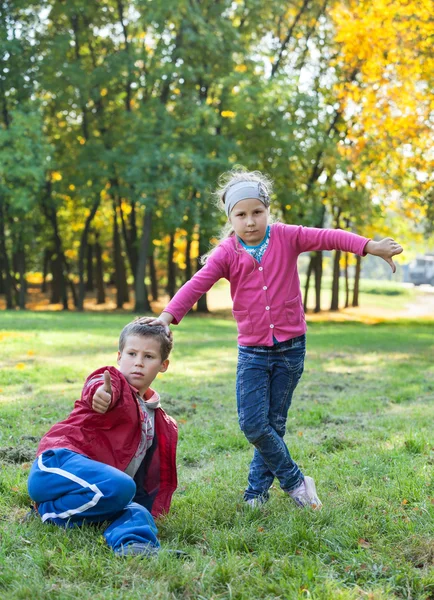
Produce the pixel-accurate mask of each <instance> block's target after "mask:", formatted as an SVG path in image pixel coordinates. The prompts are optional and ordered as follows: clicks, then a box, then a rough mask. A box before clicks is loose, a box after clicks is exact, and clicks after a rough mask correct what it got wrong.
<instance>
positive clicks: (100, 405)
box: [92, 371, 112, 414]
mask: <svg viewBox="0 0 434 600" xmlns="http://www.w3.org/2000/svg"><path fill="white" fill-rule="evenodd" d="M111 401H112V386H111V381H110V373H109V372H108V371H104V383H103V385H101V386H100V387H99V388H98V389H97V390H96V392H95V394H94V396H93V398H92V408H93V410H94V411H95V412H97V413H101V414H104V413H106V412H107V411H108V408H109V406H110V402H111Z"/></svg>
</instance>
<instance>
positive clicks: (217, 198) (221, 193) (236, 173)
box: [200, 166, 273, 264]
mask: <svg viewBox="0 0 434 600" xmlns="http://www.w3.org/2000/svg"><path fill="white" fill-rule="evenodd" d="M241 181H257V182H258V183H261V184H262V185H263V187H264V188H265V191H266V193H267V195H268V197H271V194H272V193H273V181H272V180H271V179H270V178H269V177H267V176H266V175H264V174H263V173H261V172H260V171H248V170H247V169H246V168H245V167H242V166H236V167H234V168H233V169H231V170H230V171H226V173H222V175H220V177H219V178H218V187H217V189H216V190H215V192H214V193H213V199H214V203H215V205H216V206H217V208H219V209H220V210H222V211H224V210H225V197H226V193H227V191H228V190H229V188H230V187H231V186H233V185H235V184H236V183H240V182H241ZM234 233H235V232H234V229H233V227H232V224H231V223H230V221H228V222H227V223H226V224H225V225H224V226H223V227H222V229H221V231H220V234H219V236H218V238H217V241H216V242H215V244H214V247H213V248H211V250H209V251H208V252H207V253H206V254H204V255H203V256H201V259H200V261H201V263H202V264H205V263H206V261H207V260H208V258H209V257H210V256H211V254H212V253H213V252H214V250H215V249H216V247H217V246H218V245H219V244H220V242H222V241H223V240H225V239H226V238H228V237H230V236H232V235H234ZM237 248H238V245H237Z"/></svg>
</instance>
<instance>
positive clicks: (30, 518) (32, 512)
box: [21, 504, 39, 523]
mask: <svg viewBox="0 0 434 600" xmlns="http://www.w3.org/2000/svg"><path fill="white" fill-rule="evenodd" d="M37 517H39V513H38V511H37V510H36V508H35V506H33V504H31V505H30V510H29V512H27V513H26V514H25V515H24V517H23V518H22V519H21V523H28V522H29V521H33V519H36V518H37Z"/></svg>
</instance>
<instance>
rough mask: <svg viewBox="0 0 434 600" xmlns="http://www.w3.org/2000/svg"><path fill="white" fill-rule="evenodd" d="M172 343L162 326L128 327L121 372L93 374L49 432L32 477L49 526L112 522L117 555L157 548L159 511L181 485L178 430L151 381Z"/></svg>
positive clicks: (107, 534)
mask: <svg viewBox="0 0 434 600" xmlns="http://www.w3.org/2000/svg"><path fill="white" fill-rule="evenodd" d="M172 345H173V342H172V339H171V337H169V336H168V335H167V333H166V331H165V328H164V327H163V326H161V327H155V326H149V325H142V324H140V323H138V322H137V321H133V322H132V323H129V324H128V325H126V327H124V329H123V330H122V332H121V335H120V338H119V351H118V357H117V362H118V365H119V370H118V369H116V368H115V367H102V368H100V369H97V370H96V371H94V372H93V373H91V374H90V375H89V377H88V378H87V380H86V383H85V384H84V388H83V391H82V394H81V398H80V400H78V401H77V402H76V403H75V406H74V409H73V411H72V412H71V414H70V415H69V417H68V418H67V419H65V420H64V421H61V422H60V423H57V424H56V425H54V426H53V427H52V428H51V429H50V430H49V431H48V433H46V434H45V435H44V437H43V438H42V440H41V442H40V444H39V446H38V449H37V454H36V456H37V458H36V460H35V462H34V463H33V466H32V469H31V471H30V475H29V481H28V490H29V494H30V497H31V498H32V500H34V502H35V503H36V507H37V511H38V513H39V515H40V516H41V518H42V521H43V522H44V523H54V524H56V525H59V526H60V527H76V526H80V525H82V524H83V523H95V522H101V521H108V522H109V523H110V525H109V526H108V527H107V529H106V530H105V531H104V538H105V540H106V542H107V544H108V545H109V546H110V547H111V548H112V549H113V550H114V552H115V553H116V554H118V555H121V556H125V555H130V554H142V555H152V554H156V553H157V552H158V549H159V546H160V544H159V542H158V540H157V528H156V526H155V523H154V519H153V516H154V517H157V516H159V515H161V514H162V513H165V512H168V511H169V507H170V502H171V498H172V494H173V492H174V491H175V489H176V486H177V477H176V444H177V439H178V431H177V426H176V422H175V421H174V420H173V419H172V418H171V417H169V416H168V415H167V414H166V413H165V412H164V411H163V409H162V408H161V407H160V399H159V396H158V394H157V393H156V392H155V391H154V390H152V389H151V387H150V386H151V384H152V382H153V381H154V379H155V377H156V376H157V374H158V373H164V372H165V371H166V370H167V367H168V365H169V360H168V356H169V353H170V351H171V349H172Z"/></svg>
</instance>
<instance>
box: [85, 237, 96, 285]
mask: <svg viewBox="0 0 434 600" xmlns="http://www.w3.org/2000/svg"><path fill="white" fill-rule="evenodd" d="M93 252H94V244H88V245H87V257H86V292H93V290H94V289H95V286H94V279H95V277H94V273H93Z"/></svg>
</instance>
